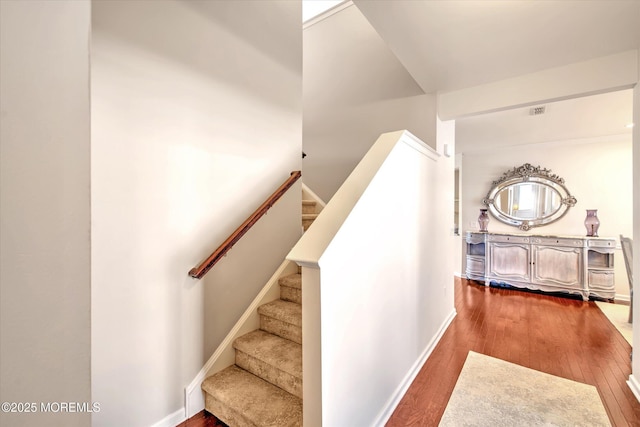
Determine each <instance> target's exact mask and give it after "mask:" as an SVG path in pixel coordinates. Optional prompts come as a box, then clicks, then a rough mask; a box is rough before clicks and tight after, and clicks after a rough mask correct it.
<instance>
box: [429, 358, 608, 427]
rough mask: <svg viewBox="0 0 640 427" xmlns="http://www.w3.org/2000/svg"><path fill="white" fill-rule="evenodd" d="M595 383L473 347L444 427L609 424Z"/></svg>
mask: <svg viewBox="0 0 640 427" xmlns="http://www.w3.org/2000/svg"><path fill="white" fill-rule="evenodd" d="M610 425H611V424H610V423H609V418H608V417H607V413H606V411H605V409H604V405H603V404H602V401H601V400H600V396H599V395H598V391H597V390H596V388H595V387H594V386H590V385H587V384H582V383H579V382H575V381H571V380H567V379H565V378H560V377H556V376H554V375H549V374H545V373H544V372H540V371H536V370H534V369H529V368H525V367H523V366H520V365H516V364H514V363H509V362H505V361H504V360H500V359H495V358H493V357H489V356H485V355H483V354H479V353H474V352H472V351H470V352H469V354H468V355H467V360H466V361H465V363H464V366H463V367H462V372H460V376H459V377H458V381H457V382H456V386H455V388H454V389H453V393H452V394H451V398H450V399H449V403H448V404H447V407H446V409H445V411H444V414H443V416H442V420H441V421H440V426H443V427H450V426H451V427H454V426H455V427H462V426H491V427H496V426H505V427H520V426H527V427H529V426H571V427H574V426H610Z"/></svg>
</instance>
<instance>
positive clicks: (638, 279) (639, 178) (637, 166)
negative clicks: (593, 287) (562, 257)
mask: <svg viewBox="0 0 640 427" xmlns="http://www.w3.org/2000/svg"><path fill="white" fill-rule="evenodd" d="M638 82H640V55H638ZM633 122H634V123H635V126H634V128H633V179H634V182H635V183H636V185H634V186H633V217H634V219H635V221H634V222H633V253H634V254H640V185H638V184H637V183H638V182H640V84H636V86H635V88H634V89H633ZM633 271H640V256H639V255H634V257H633ZM633 284H634V286H633V289H634V294H635V298H634V301H633V311H634V313H635V314H634V316H635V318H638V314H637V313H640V297H639V296H638V295H640V291H639V289H640V274H639V273H635V274H634V278H633ZM636 325H637V322H636ZM639 343H640V328H638V327H634V328H633V346H634V347H636V348H638V346H639ZM639 380H640V357H638V356H635V357H633V358H632V361H631V378H630V382H631V385H632V390H634V393H635V395H636V398H637V399H638V400H640V381H639Z"/></svg>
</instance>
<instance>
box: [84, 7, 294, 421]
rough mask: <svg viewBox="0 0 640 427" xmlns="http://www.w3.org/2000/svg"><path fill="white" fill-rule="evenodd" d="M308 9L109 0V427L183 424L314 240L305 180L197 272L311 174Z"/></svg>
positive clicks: (98, 287)
mask: <svg viewBox="0 0 640 427" xmlns="http://www.w3.org/2000/svg"><path fill="white" fill-rule="evenodd" d="M300 14H301V9H300V4H299V3H298V2H289V1H263V2H251V1H249V2H243V1H233V2H232V1H228V2H198V1H163V2H149V1H127V2H107V1H104V2H103V1H97V2H94V3H93V11H92V24H93V35H92V43H91V48H92V67H91V79H92V81H91V89H92V103H91V107H92V116H91V119H92V164H91V165H92V175H91V178H92V209H93V212H92V226H93V228H92V229H93V244H92V256H93V264H92V265H93V270H92V280H93V301H92V311H93V316H92V327H93V344H92V364H93V375H92V380H93V384H92V390H93V397H94V399H96V400H98V401H100V402H102V404H103V410H102V411H101V412H100V413H99V414H96V415H95V416H94V425H96V426H114V425H123V426H124V425H126V426H144V425H151V424H153V423H155V422H158V421H161V420H164V422H165V424H167V425H171V424H172V423H173V424H175V423H177V422H178V421H180V417H181V416H182V415H183V410H182V407H183V405H184V401H183V400H184V387H185V386H186V385H187V384H188V383H189V382H190V381H191V380H192V379H193V378H194V376H195V375H196V374H197V373H198V371H199V370H200V368H201V367H202V366H203V364H204V362H205V360H206V359H207V358H208V357H209V356H210V355H211V353H212V352H213V350H214V349H215V347H216V346H217V345H218V344H219V342H220V341H221V339H222V337H223V336H224V335H225V334H226V333H227V332H228V331H229V329H230V328H231V326H232V325H233V324H234V323H235V321H236V320H237V319H238V317H239V316H240V315H241V313H242V312H243V311H244V309H245V308H246V306H247V305H248V304H249V303H250V302H251V300H252V299H253V297H254V296H255V295H256V293H257V292H258V290H259V289H260V288H261V287H262V286H263V285H264V284H265V283H266V281H267V280H268V278H269V277H270V276H271V274H272V273H273V272H274V271H275V269H276V268H277V266H278V265H280V263H281V262H282V260H283V258H284V256H285V254H286V253H287V251H288V249H289V248H291V246H292V245H293V243H294V242H295V241H296V240H297V238H298V237H299V235H300V186H299V185H297V186H296V187H294V189H292V190H291V192H290V193H288V194H287V196H286V197H285V198H284V199H283V200H281V202H279V203H278V204H276V206H275V207H274V208H273V209H272V210H271V211H270V212H269V214H268V215H267V216H266V217H264V218H263V220H261V222H260V223H259V224H258V225H257V226H256V228H255V229H254V230H252V231H251V232H249V233H248V234H247V235H245V237H244V238H243V240H242V241H241V243H240V244H238V245H237V246H236V247H235V248H234V249H232V251H231V252H230V253H229V254H228V256H227V257H226V258H224V260H223V261H221V262H220V263H219V264H218V265H217V266H216V267H214V269H213V270H212V271H211V272H210V273H209V275H208V276H206V278H205V279H203V280H201V281H196V280H192V279H190V278H188V277H187V272H188V271H189V269H190V268H191V267H193V266H194V265H196V264H197V263H198V262H199V261H201V260H202V259H204V258H205V257H206V256H208V255H209V253H210V252H211V251H212V250H213V249H215V248H216V247H217V246H218V245H219V244H220V243H222V241H224V240H225V239H226V238H227V237H228V235H229V234H230V233H231V232H232V231H233V230H234V229H235V228H236V227H237V226H238V225H240V223H242V221H243V220H244V219H245V218H246V217H247V216H248V215H250V214H251V213H252V212H253V211H254V210H255V209H256V208H257V207H258V206H259V205H260V204H261V203H262V202H263V201H264V200H265V198H266V197H267V196H268V195H269V194H271V193H272V192H273V191H274V190H275V189H276V188H277V187H278V186H279V185H280V184H281V183H282V182H283V181H284V180H285V179H286V178H288V176H289V173H290V172H291V171H292V170H296V169H300V166H301V164H300V161H301V160H300V152H301V149H302V147H301V133H302V132H301V120H302V118H301V97H302V85H301V63H302V58H301V55H302V54H301V46H302V41H301V37H302V36H301V28H300Z"/></svg>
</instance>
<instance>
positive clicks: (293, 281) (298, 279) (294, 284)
mask: <svg viewBox="0 0 640 427" xmlns="http://www.w3.org/2000/svg"><path fill="white" fill-rule="evenodd" d="M278 283H279V284H280V286H286V287H288V288H296V289H302V274H299V273H298V274H290V275H288V276H284V277H281V278H280V280H278Z"/></svg>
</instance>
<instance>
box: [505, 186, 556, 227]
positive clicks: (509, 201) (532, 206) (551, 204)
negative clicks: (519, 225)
mask: <svg viewBox="0 0 640 427" xmlns="http://www.w3.org/2000/svg"><path fill="white" fill-rule="evenodd" d="M561 203H562V200H561V198H560V193H558V192H557V191H556V190H554V189H553V188H551V187H549V186H547V185H544V184H539V183H520V184H515V185H512V186H510V187H506V188H503V189H502V190H500V191H499V192H498V194H496V198H495V200H494V204H495V206H496V209H498V210H499V211H501V212H502V213H504V214H505V215H508V216H510V217H513V218H520V219H535V218H539V217H546V216H548V215H551V214H553V213H555V212H556V211H557V210H558V209H560V206H561Z"/></svg>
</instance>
